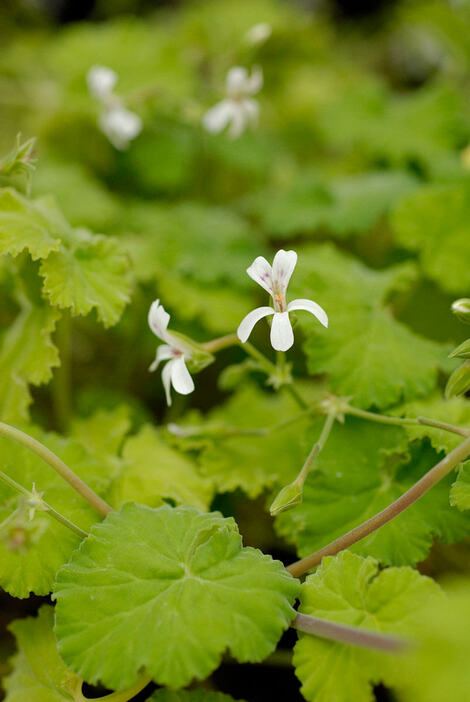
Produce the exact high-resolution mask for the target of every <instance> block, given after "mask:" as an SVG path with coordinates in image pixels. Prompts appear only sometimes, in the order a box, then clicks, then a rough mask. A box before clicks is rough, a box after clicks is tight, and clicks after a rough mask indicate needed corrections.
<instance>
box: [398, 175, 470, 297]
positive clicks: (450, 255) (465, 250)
mask: <svg viewBox="0 0 470 702" xmlns="http://www.w3.org/2000/svg"><path fill="white" fill-rule="evenodd" d="M469 217H470V186H469V185H468V184H460V183H459V184H456V185H431V186H428V187H425V188H422V189H421V190H419V191H417V192H415V193H412V194H411V195H409V196H408V197H405V198H404V199H403V201H402V202H401V203H400V205H399V206H398V207H397V209H396V211H395V213H394V216H393V228H394V231H395V236H396V239H397V242H398V243H399V244H401V245H402V246H403V247H405V248H407V249H411V250H412V251H416V252H417V254H418V256H419V260H420V263H421V266H422V268H423V272H424V274H425V275H427V276H428V277H429V278H431V279H432V280H434V281H436V283H438V284H439V285H440V286H441V287H442V288H443V289H444V290H446V291H448V292H451V293H465V292H468V289H469V288H470V267H469V265H468V260H469V257H470V225H469Z"/></svg>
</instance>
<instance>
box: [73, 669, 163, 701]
mask: <svg viewBox="0 0 470 702" xmlns="http://www.w3.org/2000/svg"><path fill="white" fill-rule="evenodd" d="M150 682H152V678H151V677H150V676H149V675H143V676H142V677H141V678H140V679H139V680H138V681H137V682H136V684H135V685H133V686H132V687H129V688H128V689H127V690H121V692H111V694H109V695H104V696H103V697H98V699H95V702H129V700H132V699H133V698H134V697H135V696H136V695H138V694H139V692H141V691H142V690H143V689H144V688H145V687H147V685H148V684H149V683H150ZM90 700H91V698H90V697H85V696H84V694H83V693H82V691H81V685H80V690H79V691H78V693H77V694H76V696H75V702H90Z"/></svg>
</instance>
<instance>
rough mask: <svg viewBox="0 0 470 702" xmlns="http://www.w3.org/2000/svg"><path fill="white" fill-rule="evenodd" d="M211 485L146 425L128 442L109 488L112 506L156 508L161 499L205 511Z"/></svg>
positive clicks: (196, 469)
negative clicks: (127, 504) (136, 504)
mask: <svg viewBox="0 0 470 702" xmlns="http://www.w3.org/2000/svg"><path fill="white" fill-rule="evenodd" d="M213 495H214V485H213V483H212V482H211V481H210V480H208V479H207V478H205V477H203V476H202V475H201V474H200V473H199V471H198V468H197V466H196V464H195V463H194V461H193V460H191V459H190V458H189V457H186V456H184V455H181V453H178V452H177V451H175V450H174V449H172V448H171V447H170V446H168V445H167V444H165V442H164V441H163V440H162V438H161V435H160V434H159V432H158V431H157V430H156V429H154V428H153V427H151V426H150V425H146V426H144V427H142V429H141V430H140V431H139V433H138V434H137V435H136V436H133V437H131V438H130V439H128V440H127V441H126V443H125V445H124V449H123V452H122V461H121V465H120V468H119V472H118V475H117V478H116V480H115V481H114V483H113V486H112V501H113V504H115V505H116V506H117V505H121V504H122V503H123V502H125V501H134V502H140V503H142V504H146V505H149V506H150V507H157V506H158V505H160V504H161V503H162V501H163V500H164V499H167V500H172V501H174V502H176V503H177V504H181V503H187V504H191V505H194V506H195V507H198V508H199V509H203V510H204V509H207V508H208V507H209V505H210V503H211V500H212V497H213Z"/></svg>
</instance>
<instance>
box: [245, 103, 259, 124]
mask: <svg viewBox="0 0 470 702" xmlns="http://www.w3.org/2000/svg"><path fill="white" fill-rule="evenodd" d="M242 107H243V111H244V113H245V117H246V121H248V122H249V123H250V124H251V125H252V126H255V125H256V124H257V123H258V116H259V105H258V103H257V102H256V100H253V98H245V100H243V102H242Z"/></svg>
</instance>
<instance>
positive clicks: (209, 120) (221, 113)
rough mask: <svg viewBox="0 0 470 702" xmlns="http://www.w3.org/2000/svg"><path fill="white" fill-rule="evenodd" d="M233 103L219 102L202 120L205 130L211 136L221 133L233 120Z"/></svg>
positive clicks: (229, 101) (228, 101) (230, 101)
mask: <svg viewBox="0 0 470 702" xmlns="http://www.w3.org/2000/svg"><path fill="white" fill-rule="evenodd" d="M232 114H233V103H232V100H222V101H221V102H218V103H217V104H216V105H214V107H211V108H210V110H207V112H206V113H205V115H204V117H203V118H202V124H203V126H204V129H206V130H207V131H208V132H211V134H218V133H219V132H221V131H222V130H223V129H225V127H226V126H227V124H228V123H229V122H230V120H231V119H232Z"/></svg>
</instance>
